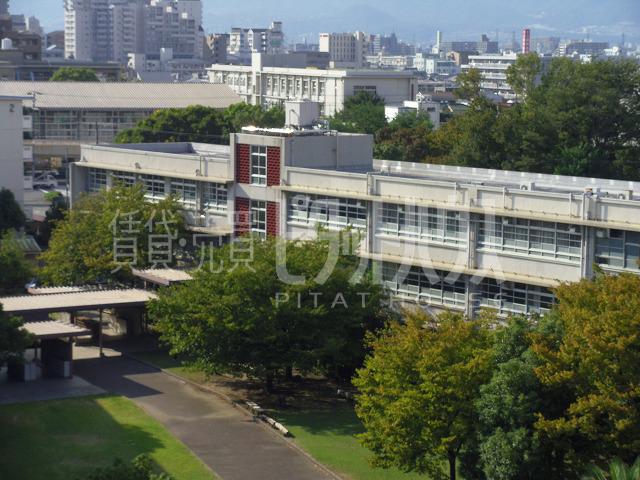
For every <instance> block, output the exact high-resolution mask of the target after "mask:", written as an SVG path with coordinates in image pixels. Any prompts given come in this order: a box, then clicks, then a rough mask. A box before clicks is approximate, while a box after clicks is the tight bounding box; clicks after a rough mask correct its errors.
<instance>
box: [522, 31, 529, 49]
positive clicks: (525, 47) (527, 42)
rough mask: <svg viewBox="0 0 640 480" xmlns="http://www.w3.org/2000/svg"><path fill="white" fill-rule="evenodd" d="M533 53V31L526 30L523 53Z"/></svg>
mask: <svg viewBox="0 0 640 480" xmlns="http://www.w3.org/2000/svg"><path fill="white" fill-rule="evenodd" d="M530 51H531V30H529V29H528V28H525V29H524V30H522V53H525V54H526V53H529V52H530Z"/></svg>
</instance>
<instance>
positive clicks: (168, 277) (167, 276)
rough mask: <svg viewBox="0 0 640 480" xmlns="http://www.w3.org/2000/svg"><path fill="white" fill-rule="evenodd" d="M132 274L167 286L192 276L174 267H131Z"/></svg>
mask: <svg viewBox="0 0 640 480" xmlns="http://www.w3.org/2000/svg"><path fill="white" fill-rule="evenodd" d="M131 271H132V272H133V275H134V276H136V277H138V278H140V279H142V280H146V281H147V282H151V283H154V284H156V285H164V286H169V285H171V284H172V283H178V282H188V281H189V280H193V277H192V276H191V275H190V274H189V273H187V272H185V271H184V270H177V269H175V268H154V269H148V270H136V269H131Z"/></svg>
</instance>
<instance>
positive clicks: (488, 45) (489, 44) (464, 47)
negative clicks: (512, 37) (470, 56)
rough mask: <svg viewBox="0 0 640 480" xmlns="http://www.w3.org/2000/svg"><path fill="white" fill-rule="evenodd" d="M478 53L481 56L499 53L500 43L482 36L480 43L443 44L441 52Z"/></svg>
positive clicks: (458, 42)
mask: <svg viewBox="0 0 640 480" xmlns="http://www.w3.org/2000/svg"><path fill="white" fill-rule="evenodd" d="M454 51H455V52H478V53H480V54H486V53H499V51H500V50H499V48H498V42H497V41H493V40H490V39H489V37H487V36H486V35H482V37H481V38H480V41H476V42H470V41H452V42H441V43H440V52H445V53H448V52H454Z"/></svg>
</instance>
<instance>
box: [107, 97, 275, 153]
mask: <svg viewBox="0 0 640 480" xmlns="http://www.w3.org/2000/svg"><path fill="white" fill-rule="evenodd" d="M284 122H285V119H284V109H283V108H282V107H277V106H274V107H271V108H269V109H266V110H265V109H263V108H262V107H260V106H255V105H249V104H246V103H237V104H234V105H231V106H230V107H228V108H226V109H224V110H219V109H216V108H211V107H204V106H202V105H192V106H189V107H187V108H166V109H162V110H156V111H155V112H154V113H152V114H151V115H150V116H149V117H147V118H146V119H144V120H141V121H140V122H138V124H137V125H136V126H135V127H134V128H132V129H129V130H124V131H122V132H120V133H119V134H118V135H117V136H116V143H149V142H202V143H221V144H226V143H228V142H229V134H230V133H235V132H240V131H241V130H242V127H246V126H249V125H253V126H256V127H282V126H283V125H284Z"/></svg>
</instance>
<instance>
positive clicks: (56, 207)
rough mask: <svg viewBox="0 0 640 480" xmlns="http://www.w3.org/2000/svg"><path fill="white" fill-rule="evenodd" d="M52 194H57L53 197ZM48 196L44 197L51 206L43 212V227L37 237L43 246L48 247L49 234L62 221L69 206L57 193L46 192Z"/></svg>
mask: <svg viewBox="0 0 640 480" xmlns="http://www.w3.org/2000/svg"><path fill="white" fill-rule="evenodd" d="M54 193H57V195H53V194H54ZM48 194H50V195H48V196H47V195H45V199H47V200H49V201H50V202H51V206H50V207H49V208H48V209H47V211H46V212H45V219H44V225H43V226H42V227H41V229H40V233H39V236H38V239H39V241H40V242H41V244H43V245H49V240H50V239H51V232H53V230H54V229H55V227H56V225H57V223H58V222H60V221H61V220H64V218H65V215H66V213H67V211H68V210H69V204H68V202H67V199H66V198H65V197H64V196H62V195H61V194H60V193H58V192H48Z"/></svg>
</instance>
